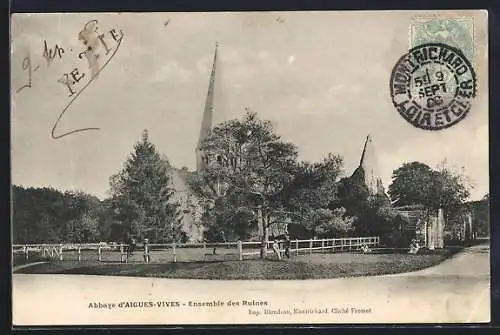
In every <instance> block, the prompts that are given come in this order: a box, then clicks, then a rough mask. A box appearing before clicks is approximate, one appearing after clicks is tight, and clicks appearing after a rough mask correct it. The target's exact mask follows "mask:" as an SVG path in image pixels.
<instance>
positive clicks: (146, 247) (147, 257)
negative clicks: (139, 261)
mask: <svg viewBox="0 0 500 335" xmlns="http://www.w3.org/2000/svg"><path fill="white" fill-rule="evenodd" d="M150 261H151V256H150V255H149V241H148V240H147V239H145V240H144V262H146V263H149V262H150Z"/></svg>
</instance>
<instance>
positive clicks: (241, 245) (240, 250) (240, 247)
mask: <svg viewBox="0 0 500 335" xmlns="http://www.w3.org/2000/svg"><path fill="white" fill-rule="evenodd" d="M238 258H239V260H240V261H242V260H243V243H241V240H238Z"/></svg>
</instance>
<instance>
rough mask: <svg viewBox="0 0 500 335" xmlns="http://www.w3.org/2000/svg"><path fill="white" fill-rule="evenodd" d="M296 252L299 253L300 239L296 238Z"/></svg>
mask: <svg viewBox="0 0 500 335" xmlns="http://www.w3.org/2000/svg"><path fill="white" fill-rule="evenodd" d="M295 254H296V255H297V256H298V255H299V240H298V239H295Z"/></svg>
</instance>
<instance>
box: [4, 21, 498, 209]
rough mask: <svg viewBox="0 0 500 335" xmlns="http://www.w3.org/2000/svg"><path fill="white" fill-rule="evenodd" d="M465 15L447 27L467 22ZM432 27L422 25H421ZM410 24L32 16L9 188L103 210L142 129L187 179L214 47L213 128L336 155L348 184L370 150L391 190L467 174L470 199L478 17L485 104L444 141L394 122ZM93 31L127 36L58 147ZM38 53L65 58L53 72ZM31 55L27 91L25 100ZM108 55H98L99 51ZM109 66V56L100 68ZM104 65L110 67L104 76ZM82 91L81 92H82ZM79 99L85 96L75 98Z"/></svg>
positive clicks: (21, 39)
mask: <svg viewBox="0 0 500 335" xmlns="http://www.w3.org/2000/svg"><path fill="white" fill-rule="evenodd" d="M470 14H471V13H469V14H467V13H455V14H453V15H459V16H468V15H470ZM418 15H419V16H429V13H418ZM412 16H413V14H412V13H411V12H393V13H388V12H369V13H367V12H337V13H333V12H316V13H313V12H309V13H305V12H281V13H272V12H268V13H154V14H147V13H122V14H102V13H101V14H92V13H90V14H89V13H84V14H32V15H29V14H26V15H20V14H17V15H14V17H13V20H12V42H13V46H12V48H13V49H12V85H13V95H12V98H13V109H12V113H11V115H12V120H11V126H12V182H13V183H14V184H18V185H24V186H52V187H55V188H57V189H60V190H74V189H78V190H83V191H86V192H89V193H92V194H94V195H96V196H98V197H100V198H103V197H104V196H105V195H106V192H107V190H108V188H109V177H110V176H111V175H112V174H114V173H116V172H118V171H119V170H120V169H121V167H122V164H123V163H124V161H125V160H126V159H127V157H128V156H129V155H130V153H131V152H132V147H133V145H134V143H135V142H137V141H138V140H139V139H140V137H141V132H142V130H143V129H148V131H149V134H150V138H151V141H152V142H153V143H155V144H156V145H157V147H158V148H159V150H160V151H161V153H163V154H165V155H166V156H167V157H168V159H169V160H170V162H171V163H172V164H173V165H174V166H177V167H182V166H187V167H188V168H190V169H194V167H195V155H194V147H195V145H196V141H197V137H198V133H199V127H200V122H201V117H202V112H203V106H204V103H205V98H206V93H207V86H208V79H209V74H210V68H211V62H212V58H213V53H214V45H215V42H216V41H218V42H219V60H220V62H219V64H218V67H219V68H218V69H219V70H220V71H219V72H218V80H219V82H218V85H217V89H218V91H217V97H216V99H217V100H216V102H217V104H216V107H217V108H218V109H217V110H216V112H215V113H216V119H217V121H221V120H224V119H229V118H237V117H241V115H242V114H243V113H244V108H245V107H250V108H251V109H252V110H254V111H256V112H258V113H259V115H260V116H261V117H262V118H264V119H268V120H271V121H272V122H274V124H275V125H276V128H277V131H278V133H279V134H280V135H282V137H283V138H284V139H286V140H288V141H291V142H293V143H295V144H296V145H297V146H298V148H299V152H300V158H301V159H304V160H320V159H321V158H322V157H323V156H325V155H326V154H327V153H328V152H332V153H338V154H341V155H342V156H343V157H344V159H345V172H346V174H350V173H352V171H353V170H354V168H355V167H356V166H357V164H358V163H359V158H360V154H361V151H362V147H363V142H364V140H365V138H366V135H367V134H371V135H372V137H373V144H374V146H375V148H376V153H377V157H378V165H379V170H380V171H381V174H382V179H383V182H384V186H385V187H386V188H387V187H388V185H389V183H390V180H391V178H390V177H391V173H392V171H393V170H394V169H396V168H398V167H399V166H400V165H401V164H402V163H404V162H410V161H421V162H424V163H427V164H429V165H430V166H431V167H436V166H437V164H439V162H440V161H442V160H443V159H447V162H448V164H449V165H450V166H452V167H453V166H455V167H461V166H463V167H465V172H466V174H467V175H468V176H469V177H470V178H471V181H472V182H473V184H474V185H475V188H474V190H473V192H472V199H478V198H481V197H482V196H483V195H484V194H486V193H487V192H488V189H489V168H488V96H487V82H488V78H487V45H486V41H487V35H486V34H487V25H486V16H485V15H484V14H482V13H478V12H476V13H475V32H474V36H475V40H476V60H475V62H476V71H477V74H478V80H479V82H478V85H479V86H478V88H479V95H478V97H477V98H476V99H475V102H474V105H473V110H472V111H471V113H470V114H469V115H468V116H467V117H466V118H465V119H464V120H463V121H461V122H460V123H458V124H457V125H455V126H453V127H451V128H448V129H446V130H442V131H424V130H421V129H418V128H415V127H413V126H412V125H410V124H409V123H408V122H407V121H405V120H404V119H403V118H402V117H400V116H399V114H398V113H397V112H396V110H395V108H394V107H393V106H392V103H391V99H390V96H389V77H390V74H391V70H392V67H393V66H394V65H395V63H396V62H397V60H398V58H399V57H400V56H401V55H402V54H403V53H404V52H405V51H407V50H408V48H409V47H410V42H409V34H408V31H409V27H410V23H411V19H412ZM92 19H97V20H98V22H99V30H100V31H102V32H103V33H106V37H105V38H106V41H107V42H108V44H109V45H111V44H112V43H111V42H113V40H112V37H111V35H110V34H109V32H108V31H109V30H110V29H113V28H115V29H117V31H119V30H120V29H121V30H122V31H123V33H124V37H123V40H122V44H121V46H120V48H119V50H118V51H117V53H116V55H115V56H114V57H113V59H111V61H110V62H109V64H108V66H107V67H106V68H105V69H104V70H103V71H102V72H101V73H100V74H99V76H98V77H97V78H96V80H95V81H94V82H92V83H91V84H90V86H89V87H88V88H87V89H86V90H85V91H84V92H83V93H82V94H81V95H80V96H79V97H78V99H77V100H75V102H74V103H73V105H72V106H71V107H70V109H69V110H68V111H67V113H66V114H65V115H64V117H63V118H62V119H61V122H60V124H59V126H58V130H57V132H58V133H60V132H62V131H64V130H68V129H74V128H84V127H99V128H100V130H99V131H91V132H84V133H78V134H74V135H69V136H66V137H63V138H61V139H57V140H55V139H52V138H51V130H52V127H53V124H54V122H55V121H56V119H57V117H58V116H59V114H60V112H61V111H62V109H63V108H64V106H65V104H66V103H67V102H68V101H69V98H68V92H69V91H68V90H67V89H66V88H65V86H64V85H63V84H61V83H58V82H57V80H58V79H59V78H61V76H62V75H63V73H65V72H69V71H71V70H72V69H73V68H75V67H78V68H79V70H80V72H84V73H86V75H90V74H89V67H88V64H87V61H86V60H85V59H84V60H81V59H79V58H78V53H79V52H80V51H82V50H83V45H82V42H81V41H79V40H78V38H77V37H78V33H79V31H80V30H81V29H82V28H83V26H84V25H85V23H86V22H88V21H89V20H92ZM44 40H46V41H47V44H48V46H49V47H53V46H55V44H58V45H59V46H61V47H63V48H64V49H65V53H64V54H63V55H62V59H58V58H56V59H54V60H53V61H52V63H51V64H50V66H48V65H47V63H46V62H45V60H44V59H43V58H42V53H43V50H44ZM27 50H29V51H30V53H31V63H32V67H33V69H34V68H36V67H37V70H36V71H33V72H32V86H31V88H26V89H23V90H22V91H21V92H19V93H17V94H16V93H15V90H16V89H17V88H19V87H21V86H22V85H23V83H24V82H25V81H26V78H27V71H23V68H22V62H23V58H24V57H25V55H26V52H27ZM101 51H102V48H101ZM104 57H106V56H104ZM102 63H104V61H103V62H102ZM87 78H88V77H86V78H85V79H82V83H84V82H85V81H86V79H87ZM81 86H83V85H80V87H81Z"/></svg>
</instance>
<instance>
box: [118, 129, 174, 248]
mask: <svg viewBox="0 0 500 335" xmlns="http://www.w3.org/2000/svg"><path fill="white" fill-rule="evenodd" d="M168 166H169V165H168V162H167V161H166V160H165V159H164V158H162V157H161V156H160V154H159V153H158V151H157V149H156V147H155V145H154V144H153V143H151V142H150V140H149V136H148V132H147V130H145V131H144V132H143V134H142V139H141V140H140V141H139V142H138V143H136V144H135V146H134V151H133V153H132V154H131V156H130V157H129V158H128V159H127V161H126V162H125V165H124V168H123V169H122V171H120V172H119V173H118V174H117V175H114V176H112V178H111V193H112V207H113V209H114V212H115V219H116V223H115V226H114V231H115V232H117V231H118V232H119V234H120V235H121V236H119V237H121V238H122V239H124V238H127V236H129V235H133V236H136V237H137V238H140V239H143V238H148V239H149V240H150V241H151V242H153V243H155V242H156V243H161V242H171V241H177V240H181V239H182V235H183V234H182V230H181V211H180V209H179V207H180V206H179V204H178V203H174V202H173V201H171V197H172V195H173V192H174V190H173V188H172V187H171V183H170V175H169V169H168ZM116 224H118V227H121V229H119V230H118V229H117V228H118V227H117V226H116Z"/></svg>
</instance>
